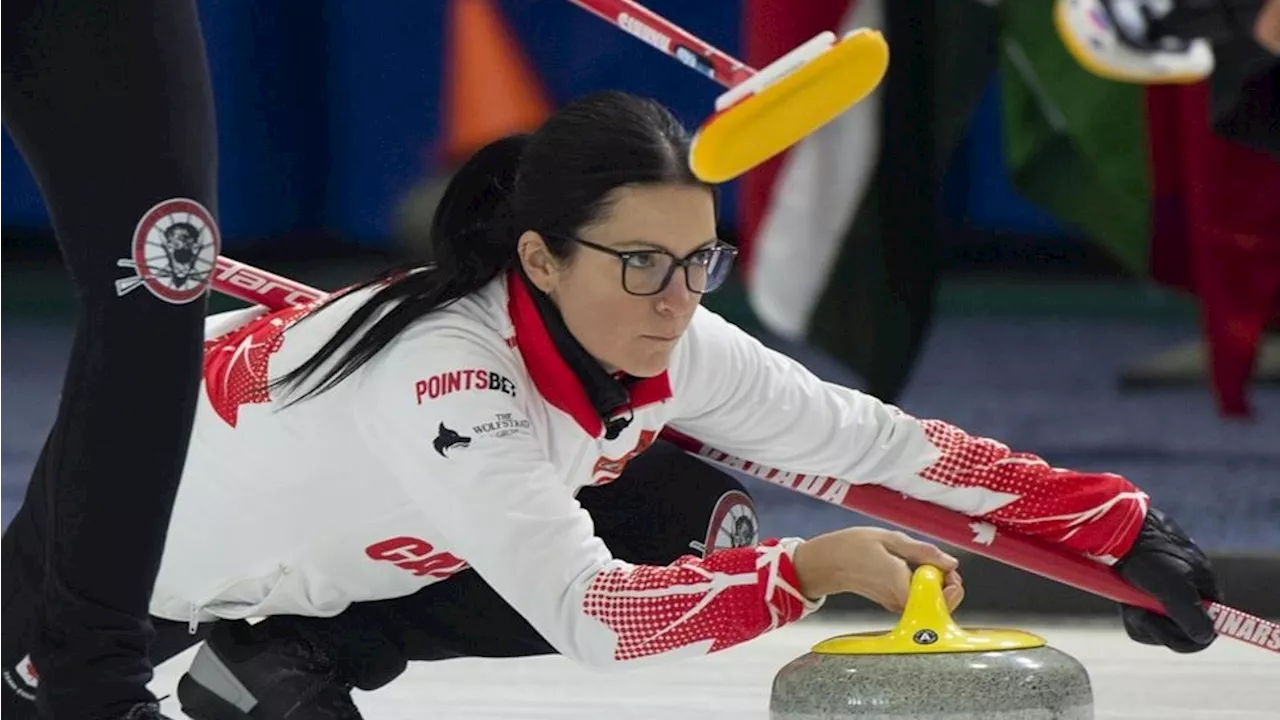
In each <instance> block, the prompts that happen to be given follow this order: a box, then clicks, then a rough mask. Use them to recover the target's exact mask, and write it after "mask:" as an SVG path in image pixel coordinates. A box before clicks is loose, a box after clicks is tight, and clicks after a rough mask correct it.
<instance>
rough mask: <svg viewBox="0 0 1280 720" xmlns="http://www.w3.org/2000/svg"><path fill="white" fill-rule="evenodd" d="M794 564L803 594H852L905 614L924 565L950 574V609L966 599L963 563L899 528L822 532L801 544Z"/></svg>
mask: <svg viewBox="0 0 1280 720" xmlns="http://www.w3.org/2000/svg"><path fill="white" fill-rule="evenodd" d="M792 562H793V563H794V565H795V568H796V575H797V577H798V578H799V580H800V592H802V593H804V595H805V596H806V597H809V598H814V599H816V598H819V597H822V596H825V595H831V594H834V593H840V592H848V593H854V594H857V595H861V596H862V597H865V598H867V599H868V600H871V601H873V602H875V603H878V604H879V605H881V606H883V607H884V608H885V609H886V610H889V611H890V612H901V611H902V609H903V607H905V606H906V604H907V593H908V591H909V590H910V588H911V574H912V572H913V571H914V570H915V568H916V567H918V566H920V565H933V566H935V567H937V568H938V569H940V570H942V571H944V572H945V573H946V575H945V578H946V579H945V581H944V582H943V587H942V594H943V596H945V597H946V600H947V608H948V609H949V610H954V609H955V608H956V606H958V605H959V604H960V601H961V600H963V599H964V584H963V581H962V580H961V578H960V573H959V572H957V568H958V567H959V566H960V562H959V561H958V560H956V559H955V558H953V557H951V556H950V555H948V554H946V553H944V552H943V551H942V550H940V549H938V548H937V547H936V546H934V545H930V544H929V543H926V542H921V541H919V540H916V539H913V538H912V537H910V536H908V535H907V534H905V533H901V532H897V531H895V530H884V529H881V528H871V527H855V528H846V529H844V530H837V531H835V532H831V533H827V534H825V535H819V536H817V537H814V538H812V539H809V540H806V541H804V542H802V543H800V545H799V546H797V547H796V550H795V554H794V555H793V558H792Z"/></svg>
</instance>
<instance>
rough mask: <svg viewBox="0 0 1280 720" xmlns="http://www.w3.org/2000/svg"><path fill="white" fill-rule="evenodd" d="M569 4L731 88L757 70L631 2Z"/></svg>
mask: <svg viewBox="0 0 1280 720" xmlns="http://www.w3.org/2000/svg"><path fill="white" fill-rule="evenodd" d="M569 2H571V3H573V4H574V5H577V6H578V7H580V8H582V9H583V10H586V11H587V12H589V13H591V14H593V15H595V16H596V17H599V18H602V19H604V20H607V21H608V22H610V23H612V24H613V25H615V26H617V27H618V28H619V29H620V30H622V31H623V32H625V33H627V34H629V35H634V36H635V37H637V38H639V39H640V40H642V41H644V42H645V43H647V44H649V45H652V46H653V47H655V48H657V49H658V50H660V51H662V52H664V53H666V54H667V55H669V56H671V57H673V58H675V59H676V60H679V61H680V62H682V63H684V64H685V65H688V66H689V67H691V68H693V69H694V70H696V71H698V72H700V73H702V74H703V75H706V76H707V77H709V78H711V79H712V80H715V81H716V82H718V83H720V84H721V85H723V86H725V87H727V88H731V87H734V86H735V85H738V84H739V83H741V82H743V81H745V80H749V79H751V77H753V76H754V75H755V74H756V71H755V70H754V69H752V68H750V67H748V66H746V65H744V64H743V63H741V62H740V61H738V60H737V59H735V58H733V57H731V56H729V55H727V54H725V53H723V52H721V51H720V50H718V49H716V48H715V47H713V46H712V45H710V44H709V43H707V42H706V41H704V40H702V39H700V38H698V37H696V36H694V35H692V34H690V33H689V32H687V31H685V30H684V29H683V28H680V27H679V26H677V25H675V24H674V23H672V22H671V21H669V20H667V19H666V18H663V17H662V16H661V15H658V14H657V13H655V12H653V11H652V10H649V9H648V8H646V7H644V6H643V5H641V4H639V3H637V2H633V0H569Z"/></svg>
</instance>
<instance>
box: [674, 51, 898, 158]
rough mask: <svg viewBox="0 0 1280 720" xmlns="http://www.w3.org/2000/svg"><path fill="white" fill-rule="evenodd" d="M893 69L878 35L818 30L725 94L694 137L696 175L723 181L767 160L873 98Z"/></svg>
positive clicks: (690, 154) (691, 149) (691, 151)
mask: <svg viewBox="0 0 1280 720" xmlns="http://www.w3.org/2000/svg"><path fill="white" fill-rule="evenodd" d="M888 67H889V46H888V44H887V43H886V42H885V40H884V36H882V35H881V34H880V33H879V32H876V31H874V30H867V29H861V30H855V31H853V32H851V33H849V34H847V35H845V36H844V38H842V39H841V40H840V41H839V42H835V35H834V34H833V33H830V32H826V33H822V34H820V35H818V36H817V37H815V38H813V39H812V40H810V41H809V42H807V43H805V44H804V45H801V46H800V47H798V48H796V49H795V50H793V51H792V52H790V53H788V54H787V55H786V56H784V57H782V58H780V59H779V60H778V61H776V62H774V63H772V64H770V65H769V66H768V67H766V68H764V69H763V70H761V71H760V72H759V73H758V74H757V75H756V76H755V77H753V78H751V79H750V80H748V81H747V82H744V83H742V84H741V85H738V86H737V87H735V88H733V89H731V90H730V91H728V92H726V93H725V94H724V95H722V96H721V97H720V99H719V100H718V101H717V102H716V106H717V112H716V113H715V114H714V115H712V116H711V117H710V118H708V119H707V121H706V122H704V123H703V124H702V127H701V128H699V129H698V132H697V133H696V134H695V135H694V138H693V146H692V148H690V151H689V165H690V167H691V168H692V170H693V173H694V175H696V176H697V177H698V178H699V179H701V180H703V181H704V182H711V183H720V182H725V181H727V180H732V179H733V178H735V177H737V176H739V175H741V174H742V173H744V172H746V171H748V170H750V169H751V168H753V167H755V166H757V165H759V164H760V163H763V162H765V161H766V160H768V159H769V158H771V157H773V156H775V155H777V154H778V153H780V152H782V151H784V150H786V149H787V148H789V147H791V146H792V145H794V144H795V143H797V142H799V141H800V140H801V139H803V138H804V137H806V136H808V135H809V134H810V133H812V132H814V131H816V130H818V128H821V127H822V126H824V125H826V124H827V123H829V122H831V121H832V120H834V119H835V118H836V117H837V116H839V115H840V114H841V113H843V112H844V111H845V110H848V109H849V108H851V107H853V106H854V105H855V104H857V103H858V102H860V101H861V100H862V99H863V98H865V97H867V96H868V95H870V94H871V92H872V91H873V90H875V89H876V86H877V85H879V84H880V81H881V80H882V79H883V78H884V74H885V71H886V70H887V69H888Z"/></svg>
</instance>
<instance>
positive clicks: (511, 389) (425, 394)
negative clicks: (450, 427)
mask: <svg viewBox="0 0 1280 720" xmlns="http://www.w3.org/2000/svg"><path fill="white" fill-rule="evenodd" d="M467 390H495V391H497V392H500V393H504V394H506V395H510V396H511V397H515V396H516V384H515V383H514V382H512V381H511V379H510V378H508V377H506V376H505V375H502V374H500V373H496V372H494V371H492V370H482V369H474V368H471V369H466V370H450V371H448V372H442V373H438V374H436V375H432V376H431V377H429V378H426V379H424V380H419V381H417V382H416V383H414V384H413V392H414V395H415V396H416V398H417V402H418V404H419V405H421V404H422V403H423V401H424V400H435V399H436V398H438V397H443V396H445V395H450V394H452V393H456V392H463V391H467Z"/></svg>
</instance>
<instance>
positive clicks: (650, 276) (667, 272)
mask: <svg viewBox="0 0 1280 720" xmlns="http://www.w3.org/2000/svg"><path fill="white" fill-rule="evenodd" d="M553 237H558V238H560V239H562V240H569V241H572V242H575V243H577V244H579V245H584V246H586V247H589V248H591V249H592V250H597V251H599V252H602V253H607V254H609V255H613V256H614V257H616V258H618V260H619V261H621V262H620V264H621V265H622V289H623V290H626V291H627V292H629V293H631V294H632V295H640V296H648V295H657V294H658V293H660V292H662V291H663V290H666V289H667V286H668V285H670V284H671V278H673V277H675V274H676V270H678V269H680V268H684V285H685V287H687V288H689V292H691V293H695V294H698V295H705V294H707V293H709V292H713V291H715V290H716V289H717V288H719V287H720V286H721V285H723V284H724V281H725V280H728V279H729V271H730V269H731V268H732V267H733V259H734V258H735V257H737V256H738V249H737V248H735V247H733V246H732V245H728V244H726V243H724V242H720V241H716V243H715V244H714V245H709V246H707V247H702V248H698V249H697V250H694V251H693V252H691V253H689V254H688V256H686V257H683V258H678V257H676V256H675V255H673V254H672V253H670V252H668V251H666V250H660V249H657V248H654V249H652V250H615V249H614V248H611V247H609V246H607V245H600V244H599V243H593V242H591V241H590V240H583V239H582V238H578V237H573V236H571V235H554V236H553Z"/></svg>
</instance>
